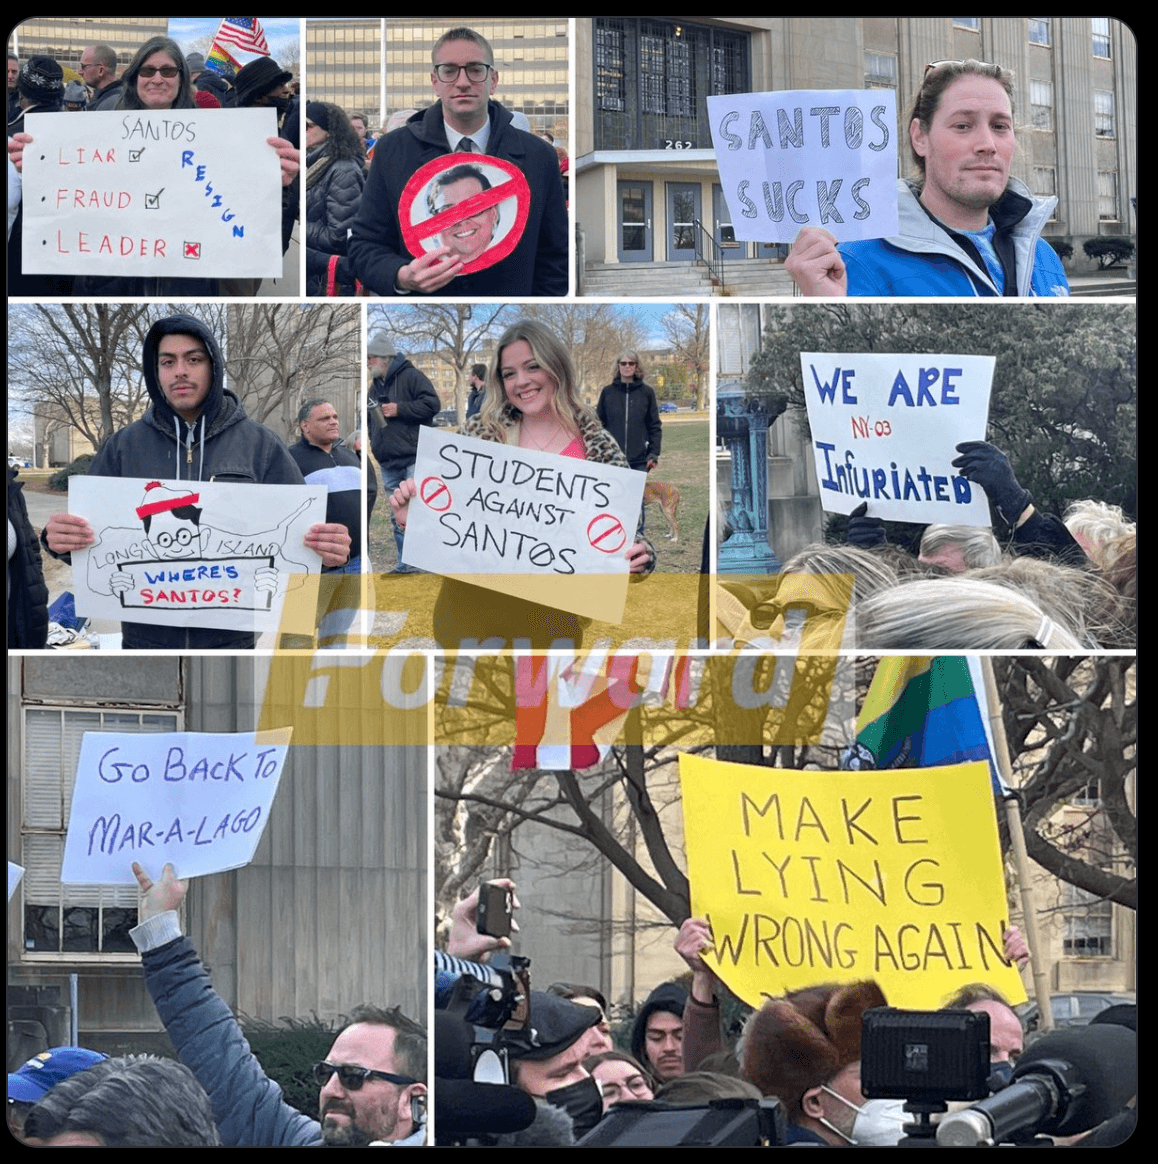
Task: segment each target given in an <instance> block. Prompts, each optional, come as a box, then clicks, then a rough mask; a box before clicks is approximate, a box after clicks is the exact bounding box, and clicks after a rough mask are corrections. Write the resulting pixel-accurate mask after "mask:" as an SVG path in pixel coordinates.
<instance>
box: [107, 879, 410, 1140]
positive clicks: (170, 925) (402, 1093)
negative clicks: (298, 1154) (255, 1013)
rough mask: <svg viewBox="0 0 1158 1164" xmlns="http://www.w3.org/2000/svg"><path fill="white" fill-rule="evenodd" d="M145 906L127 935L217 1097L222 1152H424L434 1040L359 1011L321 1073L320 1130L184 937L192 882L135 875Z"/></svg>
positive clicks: (159, 1003)
mask: <svg viewBox="0 0 1158 1164" xmlns="http://www.w3.org/2000/svg"><path fill="white" fill-rule="evenodd" d="M133 873H134V874H135V875H136V878H137V884H138V885H139V886H140V887H141V891H142V893H143V894H144V898H143V901H142V904H141V919H142V920H141V924H140V925H138V926H137V927H136V928H135V929H132V930H130V931H129V934H130V937H132V939H133V942H134V943H135V944H136V947H137V949H138V950H139V951H140V953H141V962H142V965H143V966H144V970H145V985H146V986H147V987H148V989H149V994H150V995H151V996H152V998H153V1003H154V1004H155V1006H156V1007H157V1014H158V1016H159V1017H160V1019H161V1022H162V1023H164V1025H165V1032H166V1033H167V1034H168V1036H169V1039H170V1040H171V1042H172V1043H173V1047H174V1049H175V1050H176V1052H177V1054H178V1056H179V1057H180V1059H181V1062H182V1063H184V1064H185V1065H186V1066H187V1067H188V1068H189V1069H190V1070H191V1071H192V1072H193V1074H194V1075H195V1076H196V1077H197V1082H198V1083H200V1084H201V1086H202V1087H204V1088H205V1090H206V1091H207V1092H208V1093H209V1099H210V1102H211V1103H212V1105H213V1118H214V1120H216V1122H217V1130H218V1131H219V1132H220V1133H221V1143H222V1144H223V1145H224V1146H226V1147H231V1148H241V1147H250V1148H280V1147H311V1146H314V1145H317V1144H322V1143H324V1144H327V1145H332V1146H335V1147H338V1146H341V1147H366V1146H369V1145H389V1146H392V1147H400V1148H401V1147H419V1146H421V1144H422V1143H423V1141H424V1140H425V1138H426V1121H425V1110H426V1107H425V1105H426V1084H425V1082H424V1080H425V1078H426V1033H425V1031H423V1029H422V1028H421V1027H420V1026H418V1024H417V1023H415V1022H413V1021H412V1020H410V1019H408V1018H407V1017H406V1016H405V1015H404V1014H402V1012H401V1011H400V1010H398V1009H397V1008H393V1009H391V1010H383V1009H381V1008H378V1007H357V1008H355V1009H354V1010H353V1011H351V1012H350V1014H349V1016H348V1017H349V1019H350V1023H349V1025H348V1026H346V1027H345V1028H344V1029H343V1030H342V1031H341V1032H340V1033H339V1035H338V1037H337V1038H336V1039H335V1040H334V1045H333V1046H332V1047H331V1048H330V1052H329V1054H328V1055H327V1056H326V1058H325V1059H324V1060H323V1061H322V1062H321V1063H317V1064H315V1065H314V1078H315V1079H316V1080H317V1081H318V1084H319V1086H320V1088H321V1091H320V1092H319V1095H318V1111H319V1114H320V1115H321V1117H322V1122H321V1123H320V1124H319V1123H318V1122H317V1120H312V1119H310V1118H309V1117H308V1116H306V1115H303V1114H302V1113H301V1112H299V1111H297V1110H296V1109H295V1108H292V1107H290V1105H289V1104H287V1103H286V1102H285V1100H284V1099H283V1098H282V1092H281V1088H280V1087H278V1085H277V1084H276V1083H274V1081H273V1080H272V1079H270V1078H269V1077H268V1076H267V1075H266V1074H265V1072H264V1071H263V1070H262V1069H261V1064H260V1063H258V1061H257V1060H256V1059H255V1058H254V1057H253V1053H252V1052H251V1051H250V1049H249V1044H248V1043H247V1042H246V1041H245V1036H244V1035H243V1034H242V1033H241V1028H240V1027H239V1026H238V1025H237V1020H236V1019H235V1018H234V1017H233V1012H232V1011H231V1010H230V1009H229V1007H228V1006H227V1005H226V1004H225V1001H224V1000H223V999H222V998H221V997H220V995H218V994H217V992H216V991H215V990H214V989H213V985H212V983H211V982H210V981H209V974H208V972H207V971H206V969H205V967H204V966H203V965H202V964H201V959H200V958H198V957H197V951H196V950H194V948H193V943H192V942H190V941H189V939H188V938H186V937H184V936H182V934H181V922H180V916H179V910H180V908H181V901H182V899H183V898H184V896H185V882H183V881H178V880H177V879H176V872H175V870H174V869H173V866H172V865H166V866H165V868H164V870H163V871H162V873H161V879H160V881H157V882H154V881H153V880H152V879H151V878H150V877H149V876H148V874H147V873H146V872H145V871H144V869H142V868H141V866H140V865H137V864H134V865H133Z"/></svg>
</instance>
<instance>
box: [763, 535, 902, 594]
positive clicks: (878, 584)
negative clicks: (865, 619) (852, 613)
mask: <svg viewBox="0 0 1158 1164" xmlns="http://www.w3.org/2000/svg"><path fill="white" fill-rule="evenodd" d="M780 572H781V573H782V574H851V575H852V576H853V579H854V582H853V589H852V600H853V602H854V603H855V602H861V601H863V600H864V599H865V598H867V597H868V596H869V595H870V594H875V593H876V592H877V591H878V590H884V589H886V588H887V587H890V586H896V585H897V582H898V581H899V579H898V577H897V572H896V570H894V569H893V568H892V566H891V565H889V563H888V562H886V561H884V560H883V559H882V558H880V557H878V556H877V555H876V554H874V553H871V552H870V551H868V550H861V549H857V547H856V546H847V545H840V546H829V545H825V544H823V543H821V542H813V543H812V544H811V545H808V546H805V547H804V549H802V550H798V551H797V552H796V553H795V554H793V555H792V557H791V558H789V559H788V561H787V562H785V563H784V566H783V567H782V569H781V571H780Z"/></svg>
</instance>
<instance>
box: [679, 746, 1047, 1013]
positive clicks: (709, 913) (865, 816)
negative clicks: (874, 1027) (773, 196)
mask: <svg viewBox="0 0 1158 1164" xmlns="http://www.w3.org/2000/svg"><path fill="white" fill-rule="evenodd" d="M680 785H681V789H682V795H683V810H684V834H685V839H686V843H687V855H688V879H689V882H690V884H691V907H692V912H693V914H694V915H696V916H697V917H704V918H706V919H707V920H708V921H709V922H710V924H711V927H712V933H713V936H714V939H715V950H714V952H709V953H706V954H705V955H704V958H705V960H706V961H707V962H708V964H709V965H710V966H711V967H712V969H713V970H714V971H715V972H716V973H717V974H718V975H719V976H720V978H721V979H723V981H724V982H725V983H726V984H727V986H728V987H729V988H730V989H731V990H732V991H733V992H734V993H735V994H736V995H737V996H738V997H740V998H742V999H743V1000H744V1001H745V1002H747V1003H749V1004H750V1005H753V1006H759V1005H760V1003H761V1002H762V1000H763V997H770V998H772V997H777V996H779V995H782V994H784V993H786V992H787V991H790V990H795V989H798V988H799V987H802V986H808V985H811V984H816V983H820V982H856V981H860V980H863V979H868V978H871V979H874V980H875V981H876V982H877V983H879V985H880V986H881V988H882V989H883V990H884V993H885V997H886V998H887V999H888V1001H889V1004H890V1005H892V1006H902V1007H913V1008H917V1009H935V1008H936V1007H938V1006H940V1005H941V1004H942V1003H943V1002H944V1001H945V999H946V998H947V997H948V996H949V995H950V994H952V993H953V992H954V991H955V990H956V989H958V988H959V987H961V986H964V985H966V984H967V983H970V982H976V981H978V980H983V981H985V982H986V983H988V984H989V985H991V986H993V987H995V988H996V989H998V990H1000V991H1001V992H1002V993H1003V994H1004V995H1005V996H1006V997H1007V998H1009V999H1010V1000H1011V1001H1013V1002H1019V1001H1023V1000H1024V999H1025V991H1024V988H1023V987H1022V983H1021V978H1020V977H1019V975H1018V973H1017V971H1016V969H1015V968H1013V967H1012V966H1011V965H1010V964H1009V963H1008V962H1007V961H1006V959H1005V956H1004V931H1005V928H1006V919H1007V917H1008V912H1007V909H1006V904H1005V883H1004V878H1003V876H1002V866H1001V852H1000V848H999V845H998V839H997V821H996V815H995V812H994V808H993V794H992V790H991V785H990V778H989V769H988V766H987V765H986V764H983V763H975V764H958V765H953V766H951V767H945V768H912V769H890V770H889V771H886V772H795V771H788V770H784V769H780V768H763V767H752V766H749V765H744V764H727V763H721V762H719V761H715V760H710V759H706V758H703V757H699V756H689V755H681V756H680Z"/></svg>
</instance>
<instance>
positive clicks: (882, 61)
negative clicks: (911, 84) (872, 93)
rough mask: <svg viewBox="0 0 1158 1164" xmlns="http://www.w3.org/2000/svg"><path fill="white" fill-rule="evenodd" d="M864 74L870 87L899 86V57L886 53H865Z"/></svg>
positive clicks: (893, 87)
mask: <svg viewBox="0 0 1158 1164" xmlns="http://www.w3.org/2000/svg"><path fill="white" fill-rule="evenodd" d="M864 76H865V81H866V82H867V83H868V86H869V88H870V89H895V88H896V87H897V58H896V57H893V56H888V55H887V54H886V53H870V52H866V53H865V55H864Z"/></svg>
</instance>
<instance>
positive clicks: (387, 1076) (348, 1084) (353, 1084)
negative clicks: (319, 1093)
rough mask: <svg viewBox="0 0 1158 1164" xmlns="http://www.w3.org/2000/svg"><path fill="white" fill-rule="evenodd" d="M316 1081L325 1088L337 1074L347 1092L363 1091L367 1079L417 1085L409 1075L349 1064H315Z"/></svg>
mask: <svg viewBox="0 0 1158 1164" xmlns="http://www.w3.org/2000/svg"><path fill="white" fill-rule="evenodd" d="M312 1070H313V1073H314V1080H315V1082H316V1083H317V1085H318V1086H319V1087H325V1085H326V1084H327V1083H329V1082H330V1079H331V1077H332V1076H333V1075H334V1074H335V1072H336V1073H337V1076H338V1081H339V1082H340V1083H341V1085H342V1086H343V1087H344V1088H345V1089H346V1090H347V1091H361V1090H362V1084H363V1083H365V1082H366V1080H367V1079H382V1080H385V1082H387V1083H393V1084H394V1085H395V1086H397V1087H406V1086H408V1085H409V1084H411V1083H417V1082H418V1080H417V1079H411V1078H410V1076H409V1075H394V1074H392V1073H391V1072H389V1071H371V1070H370V1068H369V1067H352V1066H350V1064H348V1063H341V1064H338V1063H326V1062H322V1063H315V1064H314V1065H313V1068H312Z"/></svg>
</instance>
